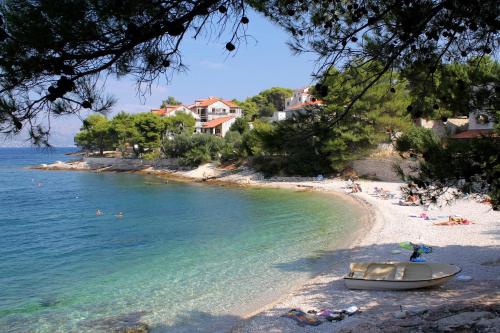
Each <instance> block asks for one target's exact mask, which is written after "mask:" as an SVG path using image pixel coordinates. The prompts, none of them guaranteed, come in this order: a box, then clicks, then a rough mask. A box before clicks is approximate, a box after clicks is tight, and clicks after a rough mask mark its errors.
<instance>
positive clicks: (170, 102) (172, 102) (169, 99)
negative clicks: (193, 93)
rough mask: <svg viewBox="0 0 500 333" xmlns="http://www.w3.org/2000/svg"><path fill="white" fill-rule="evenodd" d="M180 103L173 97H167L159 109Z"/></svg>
mask: <svg viewBox="0 0 500 333" xmlns="http://www.w3.org/2000/svg"><path fill="white" fill-rule="evenodd" d="M181 104H182V102H180V101H178V100H176V99H175V97H173V96H168V97H167V99H166V100H163V101H161V106H160V108H162V109H163V108H165V107H166V106H167V105H181Z"/></svg>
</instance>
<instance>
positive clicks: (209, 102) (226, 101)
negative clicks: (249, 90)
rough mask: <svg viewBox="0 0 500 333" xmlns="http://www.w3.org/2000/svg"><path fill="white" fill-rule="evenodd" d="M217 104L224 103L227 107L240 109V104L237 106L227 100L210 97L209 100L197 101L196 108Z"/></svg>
mask: <svg viewBox="0 0 500 333" xmlns="http://www.w3.org/2000/svg"><path fill="white" fill-rule="evenodd" d="M215 102H222V103H224V104H226V105H227V106H229V107H230V108H238V107H239V106H238V104H236V103H235V102H233V101H230V100H227V99H222V98H219V97H209V98H207V99H200V100H197V101H195V105H194V106H201V107H205V106H209V105H211V104H213V103H215Z"/></svg>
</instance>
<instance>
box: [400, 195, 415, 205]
mask: <svg viewBox="0 0 500 333" xmlns="http://www.w3.org/2000/svg"><path fill="white" fill-rule="evenodd" d="M399 205H400V206H417V205H418V196H417V195H416V194H413V195H409V196H407V197H406V200H405V201H402V200H399Z"/></svg>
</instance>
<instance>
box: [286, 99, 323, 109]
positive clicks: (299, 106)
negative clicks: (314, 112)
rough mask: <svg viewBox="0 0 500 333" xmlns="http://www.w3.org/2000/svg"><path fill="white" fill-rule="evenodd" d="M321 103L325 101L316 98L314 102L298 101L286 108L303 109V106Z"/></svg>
mask: <svg viewBox="0 0 500 333" xmlns="http://www.w3.org/2000/svg"><path fill="white" fill-rule="evenodd" d="M321 104H323V101H321V100H315V101H314V102H313V101H308V102H304V103H297V104H294V105H291V106H289V107H287V108H286V109H285V110H297V109H302V108H304V107H306V106H309V105H321Z"/></svg>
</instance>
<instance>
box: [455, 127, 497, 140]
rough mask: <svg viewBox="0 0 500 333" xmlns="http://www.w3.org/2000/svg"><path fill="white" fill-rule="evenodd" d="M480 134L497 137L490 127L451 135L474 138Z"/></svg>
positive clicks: (459, 137)
mask: <svg viewBox="0 0 500 333" xmlns="http://www.w3.org/2000/svg"><path fill="white" fill-rule="evenodd" d="M482 136H487V137H492V138H495V137H498V136H497V135H496V133H495V132H494V131H493V130H492V129H476V130H468V131H465V132H462V133H458V134H456V135H454V136H453V139H476V138H480V137H482Z"/></svg>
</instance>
